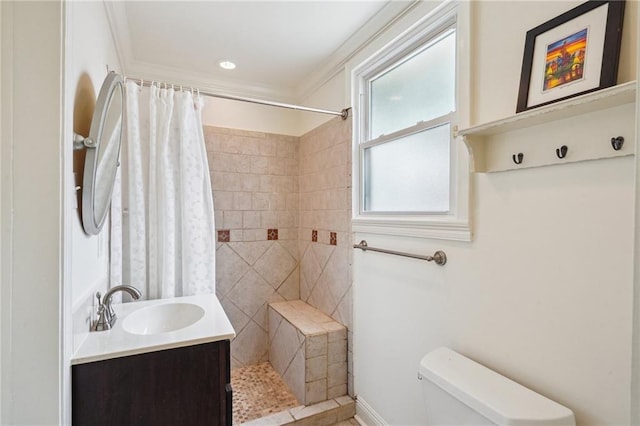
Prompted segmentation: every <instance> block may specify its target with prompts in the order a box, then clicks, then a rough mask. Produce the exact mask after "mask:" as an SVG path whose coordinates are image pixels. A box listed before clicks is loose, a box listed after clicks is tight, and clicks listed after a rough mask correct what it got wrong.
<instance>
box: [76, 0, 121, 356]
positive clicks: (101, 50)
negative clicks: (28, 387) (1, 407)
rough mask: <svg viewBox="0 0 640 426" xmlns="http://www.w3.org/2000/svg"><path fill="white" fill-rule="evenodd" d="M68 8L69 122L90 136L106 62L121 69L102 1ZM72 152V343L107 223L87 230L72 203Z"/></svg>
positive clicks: (84, 320)
mask: <svg viewBox="0 0 640 426" xmlns="http://www.w3.org/2000/svg"><path fill="white" fill-rule="evenodd" d="M67 12H68V13H67V16H68V21H67V22H68V23H67V32H68V37H67V38H68V43H69V44H68V52H67V55H68V56H67V67H66V72H67V76H66V77H67V81H68V87H67V92H66V96H67V105H68V108H69V119H68V123H67V126H69V127H71V128H72V129H73V131H74V132H77V133H80V134H82V135H83V136H88V132H89V128H90V124H91V118H92V116H93V110H94V108H95V102H96V98H97V96H98V93H99V92H100V87H101V86H102V82H103V80H104V78H105V77H106V75H107V67H109V70H114V71H116V72H120V64H119V62H118V56H117V51H116V48H115V44H114V42H113V38H112V35H111V29H110V27H109V22H108V20H107V16H106V12H105V6H104V4H103V3H102V2H98V1H96V2H70V3H68V4H67ZM73 156H74V159H73V163H74V164H73V168H69V169H67V170H65V171H66V172H67V173H68V176H67V184H66V187H65V190H66V191H67V192H68V194H71V195H70V197H69V205H67V213H68V215H69V216H70V218H69V219H70V227H71V252H70V258H71V261H70V265H71V281H72V288H71V293H72V297H71V303H72V310H73V312H74V318H73V334H74V338H73V340H74V342H73V344H74V347H77V345H78V344H79V343H80V342H81V341H82V339H83V338H84V337H85V336H86V333H88V331H89V323H88V321H89V315H90V306H91V305H92V303H93V301H94V296H93V294H94V293H95V291H96V290H98V289H106V288H107V280H108V274H109V269H108V266H109V265H108V259H109V257H108V249H109V245H108V240H109V226H108V220H107V224H106V225H105V227H104V228H103V230H102V232H101V233H100V235H97V236H89V235H87V234H85V232H84V230H83V228H82V220H81V217H80V214H79V210H78V205H81V200H77V201H78V202H77V203H76V197H75V196H74V194H75V191H74V177H73V175H72V174H71V173H76V174H77V176H76V178H75V179H76V182H77V183H78V184H79V185H81V180H82V173H81V170H82V166H81V165H82V161H83V158H84V157H83V155H82V153H78V152H76V153H74V154H73Z"/></svg>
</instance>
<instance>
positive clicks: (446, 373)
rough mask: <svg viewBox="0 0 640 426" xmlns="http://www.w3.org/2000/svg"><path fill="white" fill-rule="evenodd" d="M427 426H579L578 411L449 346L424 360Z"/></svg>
mask: <svg viewBox="0 0 640 426" xmlns="http://www.w3.org/2000/svg"><path fill="white" fill-rule="evenodd" d="M418 377H419V378H421V379H422V388H423V395H424V399H425V404H426V409H427V425H456V426H462V425H517V426H560V425H562V426H573V425H575V418H574V416H573V412H572V411H571V410H569V409H568V408H567V407H564V406H562V405H560V404H558V403H557V402H554V401H552V400H550V399H548V398H546V397H544V396H542V395H540V394H538V393H535V392H534V391H532V390H531V389H527V388H525V387H524V386H522V385H519V384H518V383H516V382H514V381H513V380H510V379H507V378H506V377H504V376H501V375H500V374H498V373H496V372H495V371H493V370H490V369H488V368H486V367H484V366H482V365H480V364H478V363H477V362H475V361H472V360H470V359H469V358H467V357H465V356H463V355H460V354H459V353H457V352H454V351H452V350H451V349H449V348H439V349H436V350H434V351H432V352H429V353H428V354H426V355H425V356H424V357H423V358H422V360H421V361H420V373H419V376H418Z"/></svg>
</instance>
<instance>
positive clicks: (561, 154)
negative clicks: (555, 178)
mask: <svg viewBox="0 0 640 426" xmlns="http://www.w3.org/2000/svg"><path fill="white" fill-rule="evenodd" d="M568 150H569V148H567V146H566V145H562V146H561V147H560V148H556V155H557V156H558V158H564V157H566V156H567V151H568Z"/></svg>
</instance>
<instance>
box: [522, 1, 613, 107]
mask: <svg viewBox="0 0 640 426" xmlns="http://www.w3.org/2000/svg"><path fill="white" fill-rule="evenodd" d="M624 9H625V1H624V0H589V1H587V2H586V3H582V4H580V5H578V6H576V7H574V8H573V9H571V10H569V11H567V12H565V13H563V14H561V15H559V16H556V17H555V18H553V19H551V20H549V21H547V22H544V23H542V24H540V25H538V26H537V27H535V28H533V29H531V30H529V31H527V34H526V38H525V46H524V55H523V58H522V71H521V73H520V85H519V89H518V100H517V104H516V112H523V111H527V110H530V109H533V108H538V107H541V106H544V105H549V104H552V103H554V102H558V101H562V100H565V99H569V98H572V97H574V96H579V95H582V94H585V93H589V92H593V91H596V90H601V89H604V88H606V87H611V86H614V85H615V84H616V79H617V75H618V61H619V56H620V43H621V41H622V23H623V21H624Z"/></svg>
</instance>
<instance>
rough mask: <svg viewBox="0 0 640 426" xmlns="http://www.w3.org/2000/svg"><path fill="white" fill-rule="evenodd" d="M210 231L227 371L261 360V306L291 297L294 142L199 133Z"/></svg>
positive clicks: (264, 346)
mask: <svg viewBox="0 0 640 426" xmlns="http://www.w3.org/2000/svg"><path fill="white" fill-rule="evenodd" d="M204 135H205V143H206V147H207V153H208V158H209V168H210V171H211V185H212V189H213V197H214V207H215V212H216V213H215V214H216V218H215V220H216V230H217V233H218V244H217V250H216V293H217V295H218V298H219V299H220V302H221V303H222V306H223V307H224V309H225V311H226V313H227V315H228V316H229V319H230V320H231V323H232V324H233V327H234V329H235V330H236V338H235V339H234V340H233V341H232V342H231V355H232V366H244V365H251V364H255V363H258V362H260V361H266V360H267V359H268V350H269V346H268V343H269V342H268V338H269V335H268V324H267V323H268V320H267V315H268V314H267V304H268V303H269V302H275V301H282V300H295V299H298V298H299V295H300V292H299V288H300V287H299V281H298V280H299V276H300V274H299V268H298V264H299V262H298V259H299V257H298V244H297V237H298V145H299V142H298V138H297V137H291V136H282V135H272V134H265V133H257V132H247V131H240V130H231V129H223V128H217V127H208V126H205V127H204Z"/></svg>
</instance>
